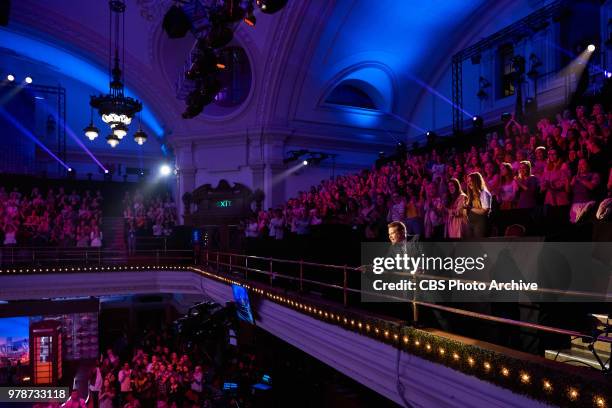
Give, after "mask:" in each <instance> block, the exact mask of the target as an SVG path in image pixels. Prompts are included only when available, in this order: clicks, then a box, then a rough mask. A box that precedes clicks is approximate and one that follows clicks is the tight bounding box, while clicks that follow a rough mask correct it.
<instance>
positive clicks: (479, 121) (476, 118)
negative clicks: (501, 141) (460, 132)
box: [472, 116, 484, 129]
mask: <svg viewBox="0 0 612 408" xmlns="http://www.w3.org/2000/svg"><path fill="white" fill-rule="evenodd" d="M472 123H473V124H474V127H475V128H477V129H481V128H482V126H483V125H484V120H483V119H482V116H474V117H473V118H472Z"/></svg>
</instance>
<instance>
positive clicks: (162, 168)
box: [159, 164, 172, 177]
mask: <svg viewBox="0 0 612 408" xmlns="http://www.w3.org/2000/svg"><path fill="white" fill-rule="evenodd" d="M170 173H172V169H171V168H170V166H169V165H167V164H162V165H161V166H160V167H159V174H161V175H162V176H164V177H167V176H169V175H170Z"/></svg>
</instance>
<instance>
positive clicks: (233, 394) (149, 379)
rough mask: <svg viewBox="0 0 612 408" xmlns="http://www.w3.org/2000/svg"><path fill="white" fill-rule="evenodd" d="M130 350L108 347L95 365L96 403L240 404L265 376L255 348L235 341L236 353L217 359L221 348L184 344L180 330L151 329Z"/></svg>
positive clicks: (123, 406)
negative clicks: (243, 347) (244, 348)
mask: <svg viewBox="0 0 612 408" xmlns="http://www.w3.org/2000/svg"><path fill="white" fill-rule="evenodd" d="M125 351H127V349H125V350H123V351H121V350H113V349H108V350H107V352H106V354H104V355H102V356H101V358H100V361H99V362H98V364H97V365H96V367H94V368H93V369H92V371H91V373H90V377H89V384H88V385H89V387H88V388H89V399H88V401H87V402H88V405H90V406H93V407H95V408H98V407H100V408H115V407H120V408H138V407H142V408H196V407H197V408H202V407H209V408H216V407H218V408H222V407H223V408H224V407H229V406H238V405H237V403H239V406H245V404H246V405H247V406H248V398H249V395H248V394H249V393H250V388H251V385H253V384H255V383H257V382H258V381H257V378H261V373H259V370H258V369H257V368H256V359H255V356H254V355H253V354H250V353H247V352H242V351H241V350H240V349H239V348H238V347H234V348H233V352H232V353H231V354H229V355H226V358H221V359H222V360H223V361H218V360H219V359H220V355H219V354H218V353H217V350H215V349H208V348H206V347H199V348H192V349H185V347H182V346H181V345H180V343H179V342H178V341H177V337H176V335H172V334H171V333H169V332H163V334H159V333H157V332H149V334H148V335H146V336H144V338H143V339H142V341H140V342H138V344H137V347H136V348H135V349H134V350H133V352H131V353H129V352H125ZM122 355H123V356H124V358H121V357H120V356H122ZM258 375H259V377H258ZM227 384H231V386H228V385H227ZM234 385H235V387H234Z"/></svg>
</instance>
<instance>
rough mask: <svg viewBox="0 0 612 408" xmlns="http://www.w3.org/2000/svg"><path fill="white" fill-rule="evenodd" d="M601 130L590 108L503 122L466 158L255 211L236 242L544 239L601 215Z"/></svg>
mask: <svg viewBox="0 0 612 408" xmlns="http://www.w3.org/2000/svg"><path fill="white" fill-rule="evenodd" d="M611 126H612V113H606V112H604V110H603V108H602V106H601V105H599V104H596V105H594V106H593V107H592V109H591V110H590V111H589V110H587V108H585V107H584V106H578V107H577V108H576V109H575V112H570V111H565V112H563V113H562V114H560V115H557V116H556V118H555V120H550V119H549V118H543V119H541V120H540V121H538V122H537V125H536V126H535V127H533V128H530V127H529V126H527V125H525V124H522V123H519V121H517V120H516V119H515V118H514V117H512V118H511V119H510V120H509V121H507V123H506V124H505V126H504V127H503V128H502V129H500V131H499V132H493V133H490V134H488V135H486V142H484V143H482V144H480V145H475V146H472V147H471V148H470V149H469V150H467V151H459V150H458V149H455V148H448V149H444V150H442V149H435V148H433V149H429V150H428V151H427V152H424V153H420V154H414V153H409V154H406V155H405V156H404V157H402V159H401V160H396V161H391V162H387V163H385V164H383V165H380V166H373V167H372V168H371V169H369V170H363V171H361V172H360V173H358V174H350V175H343V176H339V177H336V178H333V179H329V180H324V181H322V182H321V184H319V185H318V186H313V187H311V189H310V191H305V192H300V193H299V195H298V196H297V197H295V198H292V199H290V200H288V201H287V202H286V203H285V204H284V205H282V206H280V207H279V208H276V209H269V210H268V211H265V210H264V211H259V212H258V213H257V214H256V215H254V216H253V217H251V218H249V219H248V220H247V221H246V223H245V226H244V228H245V235H246V237H247V238H264V237H266V238H270V239H277V240H280V239H283V238H284V237H285V236H287V235H288V234H291V235H298V236H299V235H305V234H308V233H309V230H310V229H311V228H313V227H316V226H318V225H320V224H327V223H341V224H348V225H350V226H352V228H353V229H355V230H358V231H360V232H361V233H362V234H363V236H364V238H365V239H371V240H376V239H384V238H385V233H386V225H387V223H389V222H393V221H402V222H404V223H405V224H406V226H407V229H408V232H409V233H410V234H415V235H416V234H418V235H420V236H422V237H423V238H426V239H443V238H482V237H485V236H490V235H504V234H508V235H513V234H519V235H522V234H524V233H525V232H527V233H530V234H535V233H537V234H543V233H546V234H549V233H551V232H552V230H554V229H555V228H556V227H560V226H562V225H564V224H569V223H570V222H571V223H577V222H579V221H580V220H581V219H585V218H586V216H587V215H589V216H590V215H592V214H593V213H597V216H598V217H599V218H602V217H604V216H608V215H609V214H610V210H609V209H610V203H611V201H612V199H610V197H612V171H611V165H610V159H611V157H612V155H611V151H612V149H611V147H612V137H610V130H611ZM602 200H603V202H602Z"/></svg>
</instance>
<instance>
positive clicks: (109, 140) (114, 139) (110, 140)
mask: <svg viewBox="0 0 612 408" xmlns="http://www.w3.org/2000/svg"><path fill="white" fill-rule="evenodd" d="M106 143H108V144H109V145H110V147H112V148H113V149H114V148H115V147H117V145H118V144H119V138H118V137H117V136H115V134H113V133H111V134H110V135H108V136H106Z"/></svg>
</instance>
